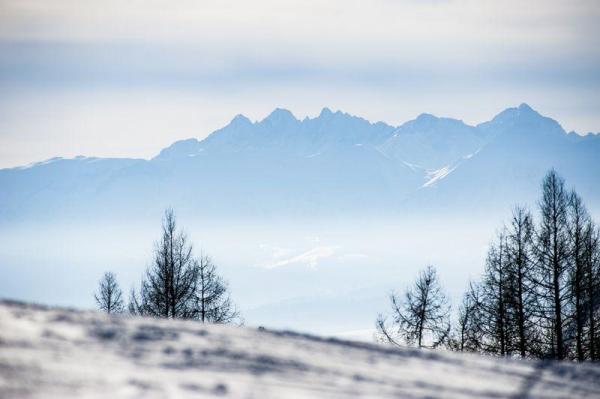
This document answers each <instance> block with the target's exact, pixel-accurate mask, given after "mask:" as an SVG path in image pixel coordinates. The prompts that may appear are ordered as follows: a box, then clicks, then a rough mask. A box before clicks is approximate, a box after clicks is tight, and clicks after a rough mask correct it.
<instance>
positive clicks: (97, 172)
mask: <svg viewBox="0 0 600 399" xmlns="http://www.w3.org/2000/svg"><path fill="white" fill-rule="evenodd" d="M599 160H600V136H582V138H581V139H577V138H575V139H574V138H573V137H572V135H570V134H568V133H566V132H565V130H564V129H563V128H562V127H561V126H560V124H559V123H558V122H557V121H555V120H553V119H551V118H548V117H545V116H542V115H540V114H539V113H538V112H537V111H535V110H534V109H533V108H531V107H530V106H528V105H527V104H521V105H520V106H518V107H513V108H508V109H506V110H504V111H502V112H500V113H499V114H497V115H496V116H495V117H494V118H493V119H491V120H490V121H488V122H483V123H480V124H477V125H475V126H471V125H468V124H466V123H464V122H462V121H460V120H458V119H453V118H443V117H442V118H440V117H436V116H434V115H431V114H426V113H424V114H420V115H419V116H417V118H415V119H413V120H410V121H407V122H405V123H403V124H401V125H399V126H397V127H394V126H391V125H388V124H386V123H383V122H376V123H372V122H370V121H368V120H366V119H364V118H360V117H357V116H353V115H350V114H347V113H343V112H341V111H335V112H333V111H331V110H330V109H328V108H323V109H322V111H321V112H320V114H319V116H317V117H315V118H304V119H302V120H300V119H298V118H296V117H295V116H294V115H293V113H291V112H290V111H288V110H285V109H282V108H277V109H275V110H274V111H273V112H271V113H270V114H269V115H268V116H267V117H265V118H263V119H262V120H260V121H255V122H252V121H251V120H250V119H248V118H247V117H245V116H243V115H241V114H239V115H237V116H236V117H234V118H233V119H232V120H231V122H230V123H229V124H227V125H226V126H224V127H223V128H221V129H218V130H216V131H214V132H213V133H211V134H210V135H209V136H207V137H206V138H205V139H203V140H198V139H196V138H190V139H186V140H180V141H176V142H175V143H173V144H171V145H170V146H168V147H165V148H164V149H163V150H161V151H160V153H159V154H157V155H156V156H155V157H153V158H152V159H150V160H140V159H130V158H95V157H77V158H74V159H61V158H53V159H51V160H48V161H42V162H40V163H36V164H33V165H29V166H28V167H17V168H10V169H2V170H0V184H1V186H2V187H3V188H4V189H3V192H2V195H1V196H0V220H2V219H4V220H17V219H18V220H29V219H31V218H33V217H39V218H43V219H45V218H49V217H54V216H53V215H57V216H58V215H62V216H65V217H70V216H73V217H78V218H79V217H82V216H81V215H82V214H84V213H89V212H92V213H93V214H103V215H108V214H110V213H111V212H113V211H114V212H116V213H117V214H119V215H121V216H123V217H129V216H131V215H137V214H139V215H140V217H142V215H143V214H144V209H145V208H148V212H156V211H157V210H159V209H161V208H164V207H166V206H174V207H177V208H183V209H187V210H189V211H190V212H192V213H197V214H199V215H210V217H219V215H221V216H223V215H229V216H231V215H237V216H238V217H265V216H267V215H282V214H283V215H290V214H292V215H297V216H298V217H307V216H314V217H318V215H331V214H339V215H352V214H357V213H360V214H370V213H380V214H382V215H390V214H402V213H406V212H407V211H410V212H415V211H417V212H419V213H421V212H430V211H435V212H443V210H444V209H445V208H447V207H448V206H450V208H449V211H450V212H454V211H456V212H466V211H467V209H466V208H468V209H472V210H473V209H475V210H476V209H481V210H482V211H483V210H485V209H491V208H493V209H496V208H502V209H505V208H506V207H507V206H508V205H507V204H508V203H514V202H524V201H530V200H532V199H533V198H534V195H535V193H537V185H538V182H539V180H540V179H541V177H542V176H543V173H545V171H546V170H548V169H550V168H553V167H555V168H556V169H557V170H558V171H559V173H564V175H565V177H566V178H567V181H569V182H571V183H572V184H573V185H574V186H575V187H577V188H578V190H581V192H582V194H585V196H586V197H588V198H590V199H591V201H592V205H593V206H596V204H598V202H600V201H599V200H600V190H598V189H596V188H595V187H596V186H597V185H596V184H594V181H595V180H597V178H598V176H600V161H599ZM206 190H208V191H210V193H211V196H206V195H205V192H206ZM142 204H144V205H143V206H142Z"/></svg>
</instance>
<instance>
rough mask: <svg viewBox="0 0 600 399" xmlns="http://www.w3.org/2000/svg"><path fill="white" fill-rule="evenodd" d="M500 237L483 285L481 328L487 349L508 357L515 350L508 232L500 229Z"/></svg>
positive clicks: (490, 254) (488, 260)
mask: <svg viewBox="0 0 600 399" xmlns="http://www.w3.org/2000/svg"><path fill="white" fill-rule="evenodd" d="M497 240H498V242H497V243H496V244H492V245H491V246H490V249H489V251H488V255H487V259H486V268H485V272H484V275H483V281H482V285H481V287H482V302H481V304H482V315H483V324H482V328H483V329H484V337H485V340H484V348H485V350H486V351H487V352H490V353H496V354H499V355H500V356H506V355H508V354H509V353H510V352H511V349H512V345H511V342H512V333H513V331H512V328H511V325H510V316H509V303H510V295H511V292H510V288H511V287H510V280H509V279H510V274H509V269H508V265H509V264H508V260H507V255H506V232H505V231H503V232H501V233H500V234H499V235H498V239H497Z"/></svg>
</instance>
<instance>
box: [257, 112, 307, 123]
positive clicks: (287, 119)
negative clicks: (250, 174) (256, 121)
mask: <svg viewBox="0 0 600 399" xmlns="http://www.w3.org/2000/svg"><path fill="white" fill-rule="evenodd" d="M298 122H300V121H299V120H298V119H297V118H296V117H295V116H294V114H292V112H291V111H289V110H287V109H285V108H275V109H274V110H273V111H272V112H271V113H270V114H269V116H267V117H266V118H265V119H263V120H262V121H261V122H260V123H262V124H265V123H270V124H274V125H280V124H289V123H298Z"/></svg>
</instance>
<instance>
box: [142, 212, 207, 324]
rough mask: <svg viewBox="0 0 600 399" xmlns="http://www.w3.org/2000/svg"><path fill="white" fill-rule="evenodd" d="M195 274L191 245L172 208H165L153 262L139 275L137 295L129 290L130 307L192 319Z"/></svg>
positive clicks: (146, 312)
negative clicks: (130, 294) (140, 277)
mask: <svg viewBox="0 0 600 399" xmlns="http://www.w3.org/2000/svg"><path fill="white" fill-rule="evenodd" d="M197 276H198V262H197V261H196V259H195V258H194V256H193V253H192V245H191V243H189V241H188V239H187V236H186V235H185V234H184V233H183V232H181V231H178V230H177V223H176V219H175V214H174V213H173V210H172V209H167V210H166V211H165V216H164V219H163V226H162V237H161V239H160V241H158V242H157V243H156V245H155V251H154V260H153V263H152V265H151V266H150V267H149V268H148V269H147V270H146V273H145V276H144V277H143V278H142V283H141V288H140V293H139V297H138V296H137V295H136V294H135V292H133V295H132V298H131V303H132V304H133V305H132V306H131V310H133V311H134V313H138V314H144V315H148V316H153V317H164V318H183V319H187V318H193V317H194V309H193V302H194V295H195V292H196V281H197Z"/></svg>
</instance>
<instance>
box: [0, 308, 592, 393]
mask: <svg viewBox="0 0 600 399" xmlns="http://www.w3.org/2000/svg"><path fill="white" fill-rule="evenodd" d="M0 325H1V326H2V328H0V397H2V398H69V397H78V398H79V397H85V398H134V397H144V398H175V397H177V398H187V397H229V398H342V397H363V398H387V397H390V398H391V397H394V398H398V397H402V398H420V397H428V398H436V397H444V398H484V397H496V398H498V397H500V398H502V397H512V398H525V397H528V398H529V397H531V398H579V397H581V398H583V397H598V396H599V395H600V367H598V366H594V365H589V364H583V365H577V364H571V363H545V362H529V361H517V360H513V361H509V360H502V359H496V358H491V357H480V356H476V355H462V354H454V353H446V352H442V351H425V350H423V351H419V350H415V349H408V348H406V349H394V348H390V347H387V346H378V345H371V344H363V343H356V342H349V341H340V340H335V339H326V338H319V337H314V336H306V335H301V334H296V333H291V332H275V331H259V330H256V329H253V328H241V327H231V326H216V325H202V324H199V323H197V322H186V321H167V320H152V319H144V318H127V317H112V318H111V317H106V316H104V315H102V314H99V313H95V312H82V311H73V310H64V309H49V308H43V307H38V306H32V305H25V304H20V303H12V302H0Z"/></svg>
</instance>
